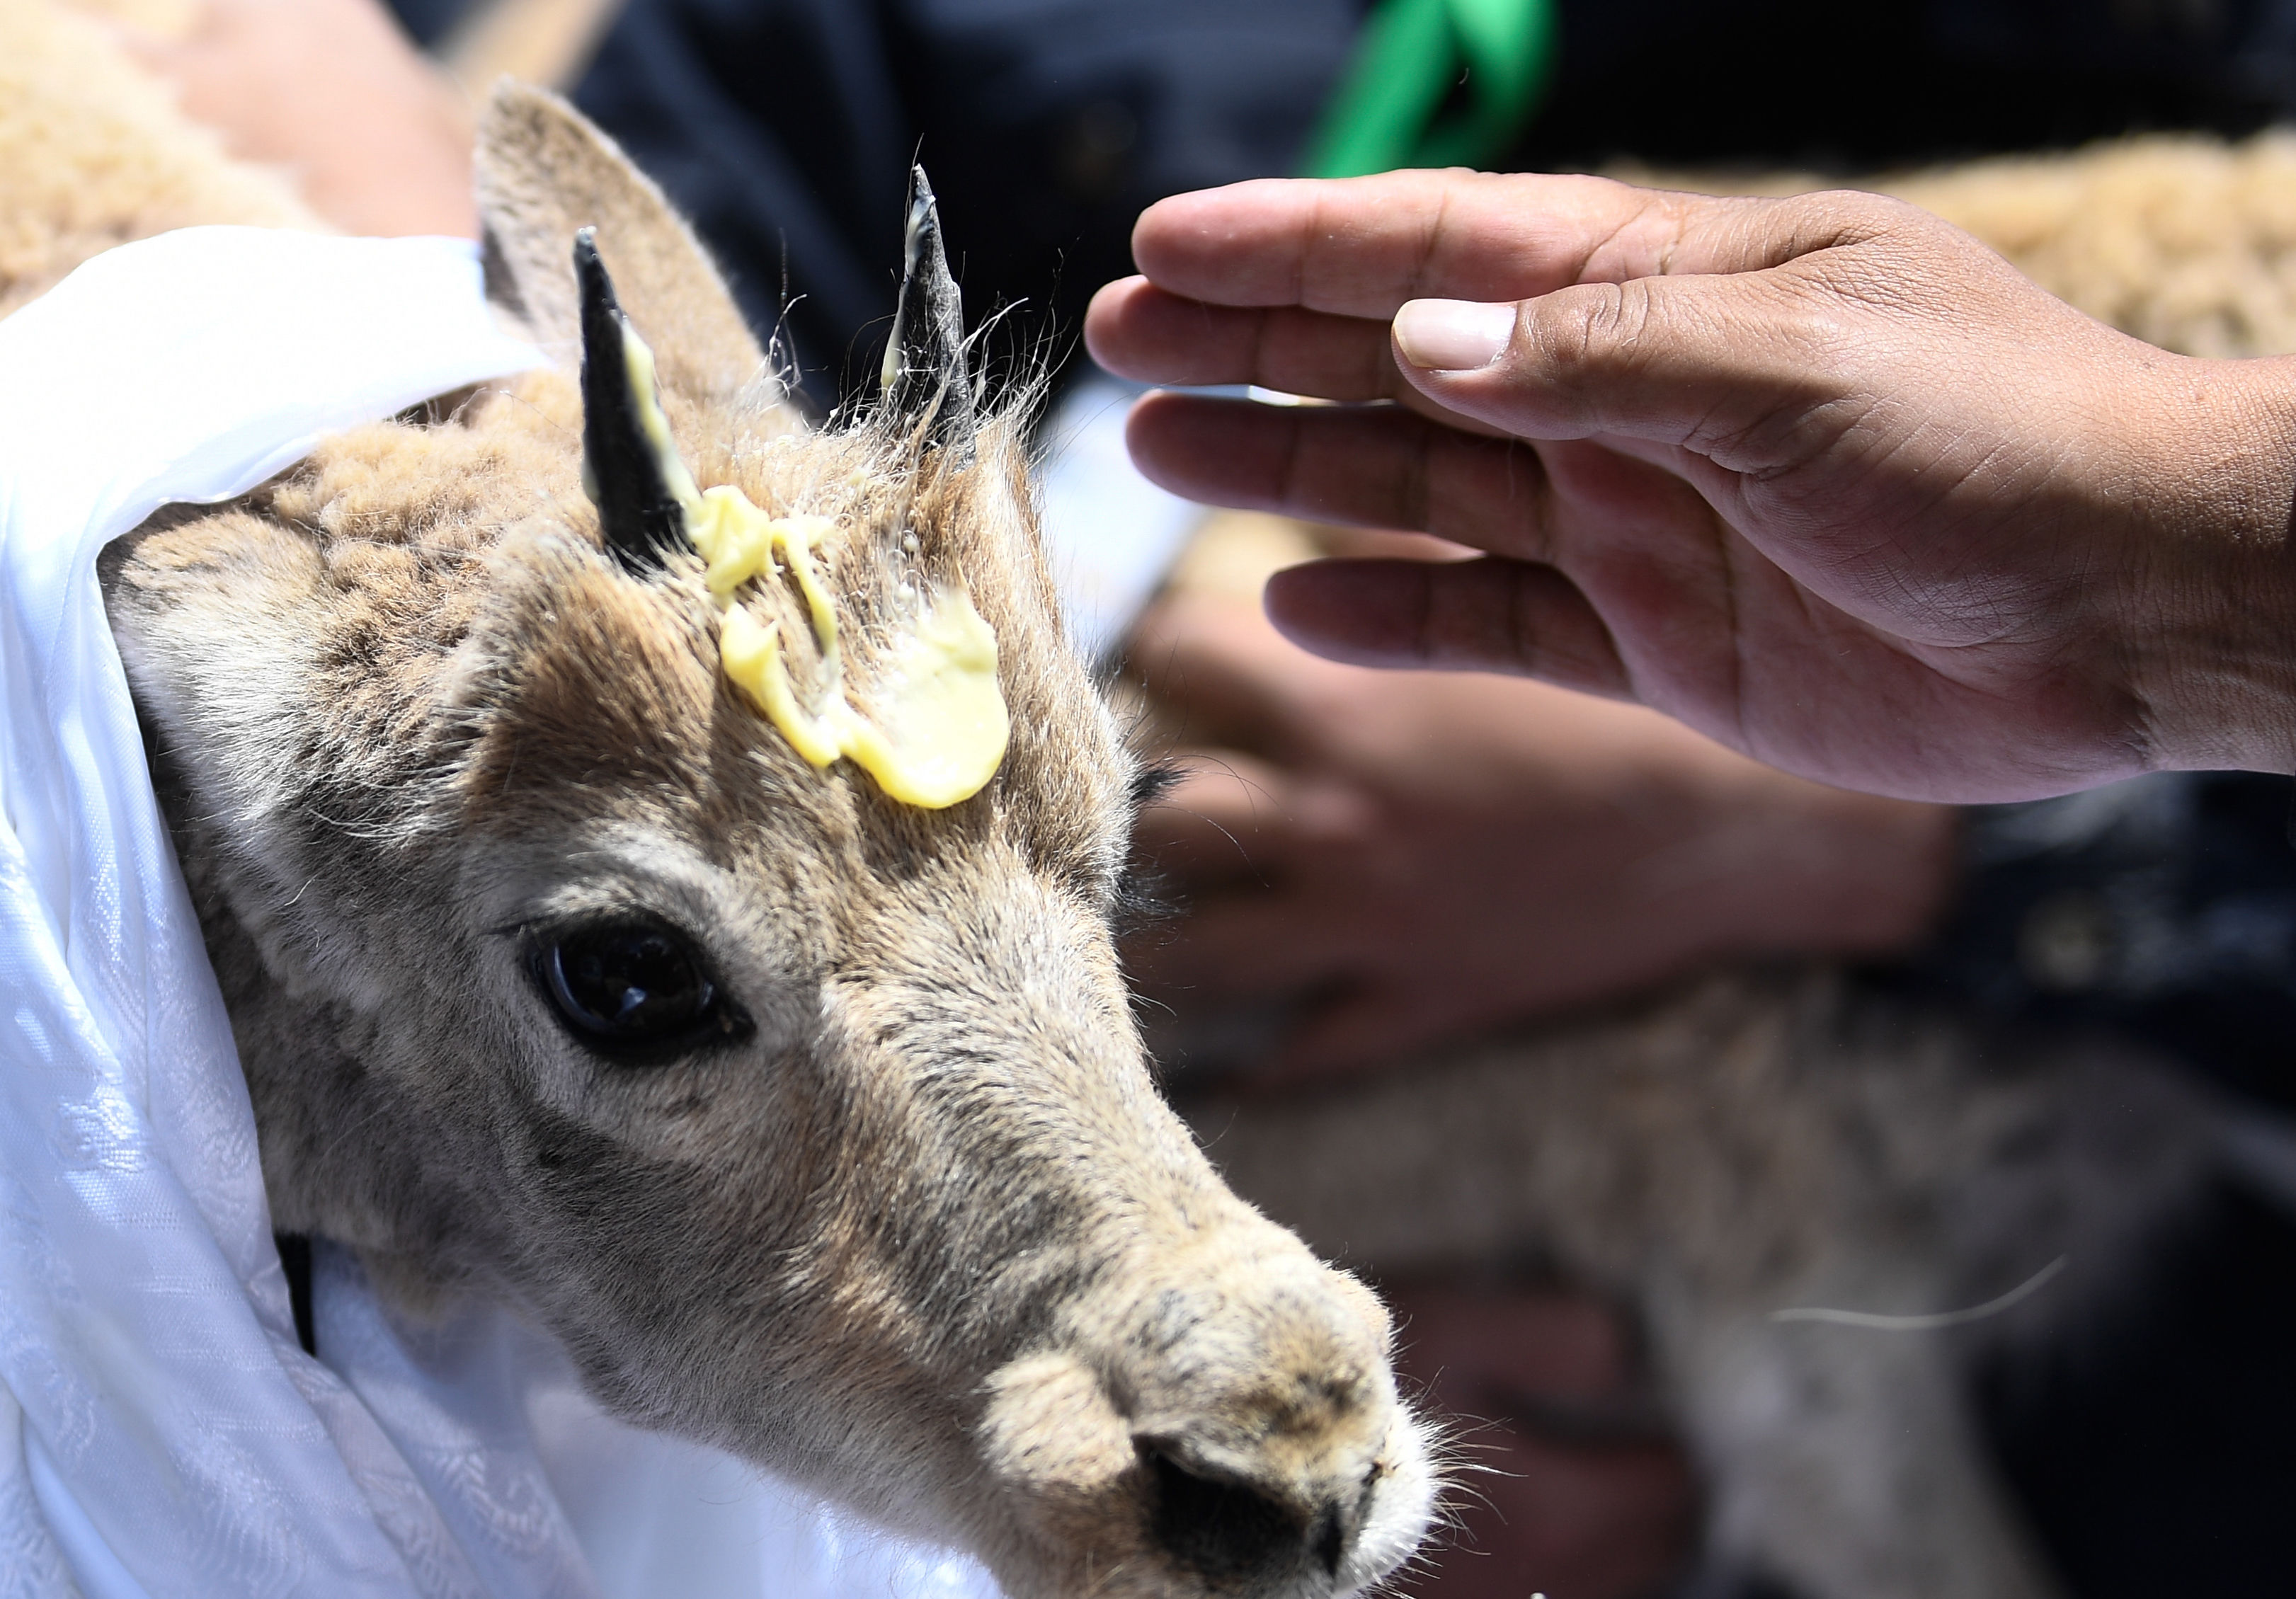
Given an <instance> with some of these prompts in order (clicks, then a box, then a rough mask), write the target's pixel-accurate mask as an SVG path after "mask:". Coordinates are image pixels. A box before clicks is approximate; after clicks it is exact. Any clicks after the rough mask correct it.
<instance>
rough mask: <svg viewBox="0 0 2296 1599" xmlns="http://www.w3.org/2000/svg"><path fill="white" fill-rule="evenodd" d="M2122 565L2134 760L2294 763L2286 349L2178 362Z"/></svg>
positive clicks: (2256, 766) (2118, 638)
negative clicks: (2137, 528) (2277, 353)
mask: <svg viewBox="0 0 2296 1599" xmlns="http://www.w3.org/2000/svg"><path fill="white" fill-rule="evenodd" d="M2166 377H2167V384H2168V386H2169V389H2171V392H2170V393H2169V396H2168V398H2167V399H2166V402H2165V404H2164V405H2163V406H2162V407H2161V412H2162V414H2161V416H2160V417H2159V418H2158V419H2157V421H2156V422H2154V424H2153V427H2152V428H2151V429H2150V442H2151V443H2152V445H2153V456H2154V459H2153V465H2152V469H2151V470H2150V471H2147V472H2145V473H2144V474H2142V475H2141V476H2140V479H2139V484H2138V493H2139V495H2140V496H2141V497H2142V503H2143V507H2144V509H2143V512H2141V514H2144V516H2145V517H2146V521H2147V525H2146V526H2145V527H2144V532H2143V544H2142V546H2141V547H2140V548H2139V549H2138V550H2136V552H2134V553H2133V558H2132V559H2129V560H2127V561H2124V562H2121V563H2120V566H2121V570H2122V576H2123V582H2122V585H2121V586H2120V595H2119V601H2118V604H2117V605H2116V607H2115V608H2114V610H2113V612H2112V618H2111V621H2110V623H2109V626H2110V629H2111V634H2112V636H2111V638H2110V639H2108V641H2107V644H2106V646H2105V647H2106V648H2107V649H2117V650H2119V651H2120V652H2123V655H2124V659H2125V660H2126V661H2127V666H2128V671H2127V682H2128V687H2129V690H2130V693H2131V694H2132V697H2133V700H2134V701H2135V704H2136V708H2137V714H2138V716H2139V717H2141V718H2142V720H2141V724H2140V727H2139V734H2140V736H2141V737H2142V739H2143V740H2144V759H2143V763H2142V764H2143V765H2144V766H2145V767H2155V768H2172V769H2182V770H2218V769H2242V770H2248V771H2262V772H2296V541H2292V538H2291V520H2292V514H2296V358H2290V357H2281V358H2276V359H2271V360H2250V361H2197V360H2194V361H2178V362H2177V363H2175V364H2174V365H2172V366H2171V368H2170V369H2169V372H2168V373H2167V374H2166Z"/></svg>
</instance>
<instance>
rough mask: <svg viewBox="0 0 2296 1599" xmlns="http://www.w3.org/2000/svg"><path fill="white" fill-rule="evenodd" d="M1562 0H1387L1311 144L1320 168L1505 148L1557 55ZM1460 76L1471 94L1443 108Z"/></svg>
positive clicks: (1332, 173) (1351, 171)
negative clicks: (1557, 19) (1556, 7)
mask: <svg viewBox="0 0 2296 1599" xmlns="http://www.w3.org/2000/svg"><path fill="white" fill-rule="evenodd" d="M1554 23H1555V18H1554V0H1381V4H1379V6H1378V8H1377V9H1376V10H1374V12H1372V14H1371V16H1370V18H1369V19H1368V20H1367V21H1365V23H1364V30H1363V34H1362V37H1360V38H1359V39H1358V40H1357V44H1356V53H1355V59H1354V60H1353V61H1351V62H1350V63H1349V67H1348V72H1347V76H1346V77H1345V78H1342V79H1341V82H1340V87H1339V92H1338V93H1337V94H1334V95H1333V97H1332V102H1331V104H1330V105H1329V106H1328V107H1326V108H1325V110H1324V119H1323V123H1322V125H1321V126H1320V127H1318V128H1317V129H1316V136H1315V138H1314V140H1313V141H1312V142H1311V143H1310V144H1309V146H1308V151H1309V155H1308V171H1309V172H1310V173H1311V174H1313V175H1314V176H1317V177H1354V176H1357V175H1359V174H1361V173H1365V172H1388V171H1392V170H1393V169H1394V168H1398V167H1480V166H1484V165H1487V164H1488V163H1489V162H1491V161H1494V160H1497V159H1498V158H1499V157H1500V156H1502V155H1504V154H1505V153H1506V150H1507V147H1508V146H1509V145H1510V144H1511V143H1513V141H1514V139H1515V137H1516V136H1517V135H1520V134H1521V132H1522V130H1523V127H1525V125H1527V124H1528V123H1529V120H1530V114H1531V112H1532V111H1534V110H1536V109H1537V108H1538V95H1539V91H1540V90H1541V89H1543V88H1544V87H1545V86H1546V75H1547V70H1548V69H1549V68H1550V67H1551V66H1552V65H1553V64H1554V34H1555V26H1554ZM1454 85H1461V86H1464V103H1461V104H1459V105H1458V106H1457V107H1456V109H1455V110H1453V111H1451V112H1450V114H1448V115H1445V114H1443V113H1444V110H1445V105H1446V102H1447V101H1448V100H1449V99H1450V97H1451V89H1452V86H1454Z"/></svg>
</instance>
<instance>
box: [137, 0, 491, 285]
mask: <svg viewBox="0 0 2296 1599" xmlns="http://www.w3.org/2000/svg"><path fill="white" fill-rule="evenodd" d="M116 31H117V32H118V34H119V37H120V38H121V40H122V42H123V43H124V44H125V45H127V47H128V49H129V50H130V51H131V53H134V54H135V56H136V57H137V58H138V59H140V60H141V61H143V63H144V64H145V65H146V66H148V67H149V68H151V69H152V70H153V71H154V72H156V73H158V74H159V75H160V77H162V78H167V79H168V81H170V82H172V83H173V84H175V85H176V88H177V90H178V92H179V93H180V94H181V95H182V104H183V108H184V114H185V115H186V116H188V117H190V118H191V119H193V121H195V122H202V123H205V124H207V125H208V126H209V127H213V128H215V129H217V131H218V132H220V133H221V134H222V135H224V139H225V144H226V146H227V147H228V148H229V149H230V151H231V152H232V153H233V154H234V155H235V156H238V157H240V158H241V159H242V160H250V161H258V162H263V163H266V164H270V165H276V166H281V167H284V168H287V169H288V170H289V172H290V173H291V175H292V176H294V178H295V180H296V183H297V186H298V187H299V189H300V191H301V193H302V195H303V198H304V200H305V201H307V203H308V204H309V205H310V207H311V209H313V210H315V211H317V212H318V213H319V214H320V215H321V216H323V217H325V218H327V220H329V221H331V222H332V223H334V224H335V225H338V226H340V227H342V228H344V229H346V230H348V231H349V232H351V233H354V234H381V235H384V236H389V235H395V234H455V235H459V236H461V237H463V238H472V239H474V238H476V237H478V233H479V220H478V209H477V203H476V201H474V200H473V199H472V196H471V119H470V113H469V110H468V108H467V107H466V106H465V105H464V104H463V100H462V97H461V95H460V94H459V93H458V92H457V91H456V90H455V88H454V87H453V86H452V85H450V84H449V83H448V82H447V80H446V78H444V77H443V76H442V75H441V74H440V73H439V71H438V70H436V69H435V68H433V67H432V66H431V65H430V62H428V61H425V60H424V59H423V58H422V54H421V53H419V52H418V51H417V50H416V49H415V48H414V44H413V43H412V41H410V40H409V39H408V38H407V37H406V35H405V34H404V33H402V32H401V31H400V30H399V28H398V23H397V22H396V21H393V20H392V18H391V16H390V15H389V12H386V11H384V10H383V9H382V7H381V6H380V5H378V4H374V0H204V3H203V4H201V5H200V7H199V8H198V11H197V14H196V17H195V20H194V21H193V23H192V25H191V26H190V27H189V28H188V29H185V30H184V31H183V32H181V33H180V34H161V33H158V32H149V31H142V30H138V29H135V28H133V27H131V26H128V25H127V24H125V23H122V24H119V25H117V27H116Z"/></svg>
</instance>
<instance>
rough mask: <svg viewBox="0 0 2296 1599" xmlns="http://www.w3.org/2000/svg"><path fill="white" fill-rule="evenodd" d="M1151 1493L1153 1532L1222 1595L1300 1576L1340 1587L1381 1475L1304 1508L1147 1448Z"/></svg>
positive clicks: (1175, 1452) (1174, 1453)
mask: <svg viewBox="0 0 2296 1599" xmlns="http://www.w3.org/2000/svg"><path fill="white" fill-rule="evenodd" d="M1141 1453H1142V1456H1143V1459H1144V1464H1146V1466H1147V1469H1148V1476H1149V1480H1150V1482H1151V1484H1152V1492H1153V1494H1154V1505H1153V1506H1152V1510H1151V1514H1150V1527H1151V1529H1152V1532H1153V1534H1154V1537H1155V1539H1156V1541H1157V1542H1158V1543H1159V1544H1160V1545H1161V1546H1163V1549H1164V1551H1165V1553H1166V1554H1169V1555H1170V1556H1171V1557H1172V1558H1173V1559H1174V1560H1175V1561H1176V1562H1178V1563H1179V1564H1180V1565H1182V1566H1184V1567H1186V1568H1187V1569H1188V1570H1192V1571H1193V1572H1195V1573H1196V1575H1197V1576H1199V1577H1201V1578H1202V1579H1204V1581H1205V1582H1206V1583H1207V1584H1208V1585H1210V1586H1211V1587H1214V1588H1216V1589H1219V1590H1228V1589H1238V1590H1242V1591H1244V1592H1254V1591H1257V1590H1258V1589H1259V1588H1260V1587H1275V1586H1276V1585H1277V1584H1279V1583H1281V1582H1282V1581H1283V1579H1286V1578H1288V1577H1291V1576H1292V1575H1294V1574H1295V1573H1300V1572H1308V1571H1312V1572H1314V1573H1316V1575H1318V1576H1320V1577H1322V1578H1323V1579H1325V1580H1327V1581H1330V1580H1335V1579H1337V1578H1338V1576H1339V1574H1340V1567H1341V1563H1342V1562H1344V1561H1345V1560H1346V1559H1347V1555H1348V1549H1349V1546H1350V1545H1351V1544H1353V1543H1354V1541H1355V1537H1356V1532H1357V1529H1358V1528H1359V1527H1360V1525H1361V1524H1362V1521H1363V1508H1364V1505H1365V1502H1366V1501H1367V1500H1368V1499H1369V1498H1370V1497H1371V1492H1372V1488H1373V1486H1374V1480H1375V1479H1376V1476H1377V1473H1376V1472H1375V1471H1374V1472H1372V1473H1370V1474H1368V1475H1366V1477H1365V1480H1364V1482H1363V1483H1362V1484H1361V1486H1360V1488H1359V1489H1358V1491H1357V1492H1356V1493H1355V1494H1353V1495H1340V1494H1332V1495H1326V1496H1324V1497H1322V1498H1321V1499H1320V1500H1319V1501H1317V1502H1300V1501H1299V1500H1296V1499H1294V1498H1293V1497H1291V1496H1289V1495H1284V1494H1280V1493H1275V1492H1271V1491H1270V1490H1269V1489H1268V1488H1266V1487H1265V1486H1262V1485H1259V1484H1255V1483H1253V1482H1251V1481H1250V1480H1248V1479H1246V1478H1244V1477H1242V1476H1241V1475H1237V1474H1231V1473H1229V1472H1223V1471H1221V1470H1220V1469H1219V1468H1218V1467H1216V1466H1209V1465H1206V1464H1202V1463H1201V1462H1197V1461H1189V1460H1185V1459H1184V1458H1183V1457H1182V1456H1183V1455H1184V1454H1185V1450H1183V1449H1181V1448H1179V1447H1175V1446H1173V1445H1171V1444H1167V1443H1154V1442H1145V1441H1144V1442H1143V1444H1142V1445H1141Z"/></svg>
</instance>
